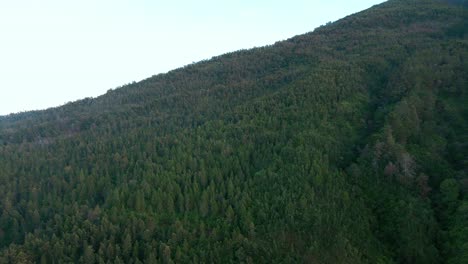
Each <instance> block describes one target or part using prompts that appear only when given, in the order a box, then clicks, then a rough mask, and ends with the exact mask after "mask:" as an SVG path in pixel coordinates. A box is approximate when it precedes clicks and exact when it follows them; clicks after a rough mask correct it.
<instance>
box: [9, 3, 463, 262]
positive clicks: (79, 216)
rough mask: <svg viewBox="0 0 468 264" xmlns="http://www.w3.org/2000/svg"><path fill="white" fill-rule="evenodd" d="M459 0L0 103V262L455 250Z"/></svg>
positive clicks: (431, 257)
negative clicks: (94, 87) (108, 82)
mask: <svg viewBox="0 0 468 264" xmlns="http://www.w3.org/2000/svg"><path fill="white" fill-rule="evenodd" d="M466 21H467V16H466V9H464V8H462V7H460V6H459V5H452V4H450V5H448V4H447V1H429V0H418V1H416V0H414V1H400V0H393V1H388V2H386V3H384V4H382V5H379V6H377V7H375V8H372V9H370V10H367V11H364V12H361V13H359V14H357V15H353V16H349V17H346V18H344V19H342V20H340V21H338V22H335V23H331V24H329V25H327V26H324V27H320V28H318V29H317V30H316V31H314V32H312V33H309V34H305V35H301V36H297V37H294V38H291V39H289V40H286V41H282V42H278V43H276V44H275V45H272V46H269V47H264V48H257V49H253V50H247V51H238V52H233V53H229V54H225V55H223V56H219V57H215V58H213V59H211V60H208V61H202V62H199V63H196V64H193V65H189V66H186V67H184V68H181V69H178V70H175V71H172V72H169V73H167V74H162V75H157V76H153V77H151V78H148V79H146V80H144V81H141V82H139V83H132V84H129V85H126V86H123V87H120V88H118V89H115V90H110V91H109V92H108V93H107V94H106V95H103V96H100V97H98V98H94V99H91V98H88V99H84V100H81V101H77V102H74V103H70V104H67V105H65V106H63V107H59V108H55V109H49V110H46V111H38V112H28V113H21V114H17V115H10V116H5V117H0V208H1V211H0V263H37V262H39V263H54V262H55V263H190V262H194V263H198V262H215V263H239V262H245V263H301V262H303V263H441V262H446V263H464V262H466V261H467V254H466V252H468V249H467V248H466V246H467V244H468V240H467V238H468V234H467V232H468V230H467V226H468V217H467V215H468V214H467V212H468V210H467V208H468V206H467V193H468V187H467V186H468V185H467V182H468V179H467V177H466V175H467V172H468V161H467V160H466V157H468V148H467V144H466V142H468V138H467V135H468V133H467V132H468V122H467V117H468V105H467V104H466V102H468V98H467V91H466V89H467V87H468V78H467V76H468V72H467V71H468V42H467V39H466V37H467V36H466V34H464V31H463V25H466Z"/></svg>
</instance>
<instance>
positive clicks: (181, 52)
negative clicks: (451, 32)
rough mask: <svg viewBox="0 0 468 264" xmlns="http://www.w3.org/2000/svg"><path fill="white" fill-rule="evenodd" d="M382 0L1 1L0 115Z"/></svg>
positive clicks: (266, 40)
mask: <svg viewBox="0 0 468 264" xmlns="http://www.w3.org/2000/svg"><path fill="white" fill-rule="evenodd" d="M382 2H384V1H383V0H327V1H324V0H322V1H319V0H281V1H277V0H225V1H223V0H185V1H183V0H166V1H159V0H153V1H150V0H112V1H111V0H0V115H5V114H9V113H13V112H20V111H29V110H39V109H45V108H48V107H54V106H59V105H63V104H64V103H67V102H70V101H75V100H77V99H82V98H85V97H96V96H99V95H101V94H104V93H105V92H106V91H107V90H108V89H110V88H116V87H118V86H122V85H124V84H127V83H130V82H133V81H139V80H142V79H145V78H148V77H150V76H152V75H155V74H158V73H163V72H167V71H169V70H172V69H175V68H179V67H182V66H184V65H187V64H190V63H193V62H197V61H200V60H204V59H209V58H211V57H213V56H217V55H221V54H223V53H226V52H231V51H236V50H239V49H247V48H252V47H259V46H264V45H269V44H273V43H275V42H276V41H279V40H284V39H287V38H290V37H293V36H294V35H298V34H303V33H306V32H309V31H313V30H314V29H315V28H316V27H318V26H320V25H323V24H325V23H327V22H329V21H335V20H337V19H340V18H342V17H345V16H347V15H350V14H352V13H355V12H358V11H361V10H364V9H366V8H369V7H371V6H373V5H375V4H379V3H382Z"/></svg>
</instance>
